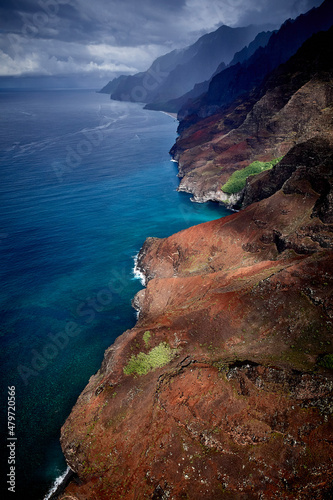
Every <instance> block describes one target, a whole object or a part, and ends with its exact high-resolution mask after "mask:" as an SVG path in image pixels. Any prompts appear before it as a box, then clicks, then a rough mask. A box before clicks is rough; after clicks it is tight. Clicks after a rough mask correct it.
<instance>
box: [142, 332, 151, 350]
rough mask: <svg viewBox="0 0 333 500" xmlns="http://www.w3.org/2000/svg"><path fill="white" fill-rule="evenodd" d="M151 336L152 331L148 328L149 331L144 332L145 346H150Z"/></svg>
mask: <svg viewBox="0 0 333 500" xmlns="http://www.w3.org/2000/svg"><path fill="white" fill-rule="evenodd" d="M150 338H151V334H150V331H149V330H147V331H146V332H145V333H144V334H143V341H144V343H145V346H146V347H149V343H150Z"/></svg>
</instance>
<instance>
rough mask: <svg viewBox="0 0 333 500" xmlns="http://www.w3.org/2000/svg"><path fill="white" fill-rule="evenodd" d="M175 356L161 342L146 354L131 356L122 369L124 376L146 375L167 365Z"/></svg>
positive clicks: (165, 344) (173, 352)
mask: <svg viewBox="0 0 333 500" xmlns="http://www.w3.org/2000/svg"><path fill="white" fill-rule="evenodd" d="M175 354H176V350H172V349H171V347H169V346H168V344H167V343H166V342H162V343H161V344H159V345H158V346H156V347H154V348H153V349H151V351H149V353H148V354H145V353H144V352H140V353H139V354H138V355H137V356H131V359H130V360H129V362H128V363H127V365H126V366H125V367H124V373H125V375H131V374H137V375H146V374H147V373H148V372H150V371H151V370H155V369H156V368H160V367H162V366H164V365H166V364H168V363H169V362H170V361H171V360H172V358H173V357H174V356H175Z"/></svg>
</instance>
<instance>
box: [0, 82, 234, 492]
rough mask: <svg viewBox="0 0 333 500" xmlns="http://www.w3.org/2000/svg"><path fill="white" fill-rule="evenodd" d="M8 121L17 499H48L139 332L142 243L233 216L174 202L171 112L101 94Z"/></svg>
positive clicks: (74, 95) (32, 107) (2, 295)
mask: <svg viewBox="0 0 333 500" xmlns="http://www.w3.org/2000/svg"><path fill="white" fill-rule="evenodd" d="M0 109H1V118H0V120H1V122H0V143H1V158H0V171H1V184H0V198H1V212H0V253H1V259H0V277H1V288H0V304H1V318H2V321H1V334H0V335H1V337H0V341H1V359H0V361H1V378H2V383H1V390H2V393H1V394H2V401H3V403H4V404H3V405H2V406H3V407H5V408H6V403H5V401H6V399H7V387H8V386H15V388H16V429H15V433H16V437H17V445H16V457H15V459H16V490H17V492H18V493H17V498H27V491H29V492H30V493H29V495H30V496H29V498H35V499H39V498H43V497H44V495H45V494H46V492H47V491H48V488H49V487H50V485H51V484H52V482H53V481H54V479H55V478H56V477H58V476H59V475H60V474H61V473H63V471H64V470H65V468H66V464H65V462H64V459H63V457H62V454H61V450H60V445H59V435H60V427H61V425H62V424H63V422H64V421H65V419H66V417H67V416H68V414H69V413H70V410H71V408H72V406H73V404H74V403H75V401H76V399H77V397H78V395H79V394H80V392H81V391H82V389H83V388H84V386H85V385H86V383H87V382H88V379H89V377H90V376H91V375H92V374H93V373H95V372H96V371H97V370H98V368H99V366H100V363H101V361H102V359H103V353H104V351H105V349H106V348H107V347H108V346H110V345H111V344H112V342H113V341H114V340H115V338H116V337H117V336H119V335H120V334H121V333H122V332H123V331H124V330H126V329H128V328H131V327H133V325H134V324H135V312H134V311H133V309H132V308H131V299H132V297H133V296H134V294H135V293H136V292H137V291H138V290H139V289H140V288H141V287H142V285H141V283H140V282H139V281H138V280H137V279H135V278H134V276H133V259H134V257H135V255H136V254H137V252H138V251H139V249H140V247H141V245H142V244H143V242H144V240H145V238H146V237H147V236H158V237H164V236H168V235H170V234H172V233H174V232H176V231H179V230H181V229H184V228H186V227H189V226H191V225H194V224H198V223H201V222H205V221H208V220H212V219H215V218H218V217H221V216H224V215H226V214H227V213H228V212H227V211H226V210H225V209H223V208H221V207H218V205H216V204H204V205H199V204H193V203H191V202H190V199H189V196H188V195H186V194H184V193H178V192H177V191H176V188H177V186H178V179H177V168H176V164H175V163H173V162H171V161H170V157H169V155H168V151H169V149H170V147H171V146H172V144H173V143H174V140H175V138H176V127H177V123H176V121H175V120H174V119H172V118H171V117H169V116H167V115H165V114H163V113H158V112H153V111H147V110H143V109H142V107H141V106H140V105H138V104H132V103H118V102H113V101H110V100H109V99H108V96H106V95H103V94H97V93H95V92H94V91H44V92H9V91H2V92H0ZM2 418H3V419H4V425H5V426H6V425H7V424H6V415H4V414H2ZM4 429H6V428H5V427H4ZM5 437H6V430H5ZM2 453H4V458H5V459H7V455H8V452H7V450H6V449H5V451H4V447H3V449H2ZM7 469H8V465H7V464H6V465H5V467H4V468H2V473H3V474H4V475H5V474H7V472H8V471H7ZM4 481H6V480H4ZM2 484H4V483H2Z"/></svg>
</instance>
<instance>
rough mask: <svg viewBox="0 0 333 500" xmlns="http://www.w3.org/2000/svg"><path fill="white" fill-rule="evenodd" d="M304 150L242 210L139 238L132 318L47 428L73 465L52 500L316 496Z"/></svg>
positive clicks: (325, 384)
mask: <svg viewBox="0 0 333 500" xmlns="http://www.w3.org/2000/svg"><path fill="white" fill-rule="evenodd" d="M325 144H326V146H325ZM308 147H309V144H308V143H306V144H305V145H304V146H303V148H304V151H309V149H308ZM297 148H298V149H297V150H295V151H294V152H293V154H294V156H293V158H296V157H298V158H300V156H299V155H301V154H302V152H301V148H302V147H301V146H298V147H297ZM296 153H297V154H296ZM312 153H313V154H312V157H313V158H316V159H315V160H311V161H310V164H309V165H310V166H309V168H308V169H307V168H306V165H305V166H304V165H301V166H300V165H296V168H294V169H291V170H292V171H291V172H289V174H288V176H287V180H286V181H284V183H283V184H282V188H279V189H277V190H275V192H274V194H272V195H271V196H269V197H267V198H264V199H262V200H260V201H258V202H256V203H253V204H251V205H250V206H248V207H247V208H246V209H244V210H243V211H241V212H239V213H236V214H234V215H231V216H229V217H226V218H223V219H220V220H215V221H212V222H208V223H206V224H202V225H199V226H195V227H192V228H189V229H187V230H185V231H182V232H180V233H178V234H176V235H173V236H171V237H169V238H167V239H156V238H150V239H149V240H147V242H146V244H145V245H144V247H143V249H142V252H141V254H140V255H139V258H138V265H139V267H140V269H141V271H143V272H145V273H146V277H147V282H148V283H147V287H146V288H145V289H144V290H142V291H141V292H140V293H139V297H138V299H137V301H138V302H137V304H138V306H139V308H140V317H139V320H138V323H137V325H136V327H135V328H133V329H132V330H130V331H127V332H125V333H124V334H123V335H122V336H121V337H119V338H118V339H117V341H116V342H115V344H114V345H113V346H112V347H111V348H110V349H109V350H107V351H106V353H105V358H104V361H103V364H102V367H101V369H100V371H99V372H98V373H97V374H96V375H95V376H94V377H92V378H91V379H90V381H89V384H88V386H87V387H86V389H85V390H84V391H83V393H82V394H81V396H80V398H79V399H78V402H77V404H76V405H75V407H74V408H73V410H72V413H71V415H70V416H69V418H68V420H67V421H66V423H65V425H64V426H63V429H62V435H61V444H62V448H63V451H64V454H65V457H66V460H67V462H68V464H69V465H70V467H71V468H72V469H73V470H74V471H75V472H76V473H77V475H78V477H79V481H77V482H76V483H75V482H73V483H71V484H70V485H69V486H68V488H67V490H66V494H64V495H63V497H62V498H63V499H64V500H65V499H66V498H68V497H69V496H71V497H72V498H76V499H78V500H83V499H86V498H89V499H101V500H103V499H116V500H117V499H121V498H126V499H133V500H134V499H167V498H170V499H172V498H173V499H175V500H180V499H186V498H188V499H190V500H201V499H207V500H211V499H214V500H215V499H219V498H221V499H222V498H230V499H252V498H253V499H259V498H261V499H273V498H274V499H278V498H279V499H280V498H283V499H294V498H297V499H308V498H314V499H324V498H328V497H329V494H331V493H330V491H331V489H330V488H331V484H332V480H333V467H332V465H333V464H332V461H333V458H332V457H333V453H332V451H333V450H332V440H333V425H332V424H333V417H332V413H333V400H332V388H333V375H332V371H331V370H330V369H329V368H327V367H326V368H325V367H324V366H322V365H321V362H320V360H321V359H322V358H323V357H324V356H326V358H327V355H328V354H330V353H332V341H333V339H332V328H333V324H332V322H333V258H332V257H333V253H332V244H333V233H332V226H331V223H330V221H329V220H330V219H329V220H328V221H325V217H323V213H324V211H325V210H324V208H323V207H324V206H326V205H327V204H328V205H329V207H330V206H331V205H330V203H331V194H330V193H331V191H330V190H328V191H327V189H326V190H324V191H325V193H326V194H325V196H324V197H323V193H320V192H318V191H316V189H319V186H324V185H326V184H325V183H326V182H328V183H329V184H330V186H332V184H331V181H332V177H331V176H330V175H329V173H328V170H327V168H326V167H325V168H326V170H325V168H322V165H326V166H327V165H329V162H330V158H331V156H330V155H331V149H330V147H329V144H328V143H327V141H326V142H325V139H323V141H319V142H318V141H317V143H316V144H314V143H312ZM297 155H298V156H297ZM291 157H292V155H291ZM311 162H312V163H311ZM302 163H304V162H302ZM280 168H281V166H280ZM313 169H316V170H315V173H316V175H315V180H314V177H313V172H314V170H313ZM295 175H296V177H295ZM315 187H316V189H315ZM330 189H331V187H330ZM325 204H326V205H325ZM328 213H329V211H328ZM329 217H330V215H329V216H328V218H329ZM161 345H162V346H167V348H168V350H169V351H168V353H170V352H171V355H170V356H169V357H168V358H167V359H164V360H163V359H160V358H156V357H155V358H154V359H152V358H153V357H154V356H153V355H152V353H155V352H157V351H156V350H155V351H154V349H156V348H158V347H159V346H161ZM165 348H166V347H165ZM148 359H149V362H151V365H149V366H148V365H147V366H148V368H147V371H144V374H139V372H136V371H135V366H136V365H135V363H134V364H133V360H134V361H135V362H137V361H138V360H140V363H141V366H140V369H141V370H142V369H143V368H144V367H143V368H142V365H144V363H145V362H146V361H147V360H148ZM328 359H330V358H328ZM131 360H132V365H131V363H130V362H131ZM130 366H131V368H132V372H131V370H130V369H129V367H130ZM145 366H146V365H145ZM133 367H134V368H133ZM141 373H142V372H141ZM66 495H67V496H66ZM325 495H328V496H325Z"/></svg>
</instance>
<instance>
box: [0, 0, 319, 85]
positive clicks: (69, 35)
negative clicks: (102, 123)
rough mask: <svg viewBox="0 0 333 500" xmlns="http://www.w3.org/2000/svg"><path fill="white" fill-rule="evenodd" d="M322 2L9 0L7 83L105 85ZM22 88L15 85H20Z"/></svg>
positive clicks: (4, 10) (0, 14) (0, 11)
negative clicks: (230, 32)
mask: <svg viewBox="0 0 333 500" xmlns="http://www.w3.org/2000/svg"><path fill="white" fill-rule="evenodd" d="M320 3H322V0H294V1H290V0H279V2H275V1H274V0H140V1H138V0H94V2H91V0H2V2H1V6H0V86H1V83H2V82H7V84H8V82H10V81H11V79H13V78H14V79H15V81H16V82H18V81H19V80H20V79H22V78H24V77H25V78H26V77H29V78H30V79H31V78H33V77H43V78H45V79H52V78H55V77H56V78H62V79H63V81H64V82H66V78H67V80H68V81H70V82H71V84H72V85H73V82H74V83H75V82H76V84H77V85H78V86H83V87H99V86H101V85H104V84H105V83H107V81H108V80H110V79H111V78H113V77H114V76H118V75H119V74H124V73H125V74H130V73H135V72H138V71H142V70H145V69H147V67H149V65H150V64H151V62H152V61H153V60H154V59H155V58H156V57H158V56H159V55H162V54H165V53H166V52H169V51H170V50H172V49H174V48H181V47H185V46H187V45H189V44H191V43H193V42H194V41H195V40H196V39H197V38H198V37H199V36H201V35H202V34H204V33H206V32H209V31H213V30H214V29H216V28H217V27H218V26H220V25H221V24H227V25H229V26H246V25H248V24H267V23H270V24H272V25H274V26H276V27H278V26H279V25H280V24H281V23H282V22H283V21H284V20H285V19H287V18H295V17H296V16H297V15H299V14H300V13H302V12H306V11H307V10H309V9H310V8H311V7H314V6H318V5H320ZM14 86H15V85H14Z"/></svg>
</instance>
